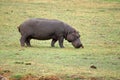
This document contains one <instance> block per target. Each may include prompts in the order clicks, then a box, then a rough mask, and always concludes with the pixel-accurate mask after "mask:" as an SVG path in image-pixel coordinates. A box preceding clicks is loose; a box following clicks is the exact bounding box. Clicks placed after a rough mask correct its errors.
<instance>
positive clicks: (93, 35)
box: [0, 0, 120, 80]
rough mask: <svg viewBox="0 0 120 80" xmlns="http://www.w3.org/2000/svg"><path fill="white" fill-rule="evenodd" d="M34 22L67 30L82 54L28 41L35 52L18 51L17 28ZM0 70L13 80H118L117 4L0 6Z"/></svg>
mask: <svg viewBox="0 0 120 80" xmlns="http://www.w3.org/2000/svg"><path fill="white" fill-rule="evenodd" d="M38 17H39V18H50V19H59V20H61V21H64V22H66V23H68V24H70V25H71V26H73V27H74V28H75V29H76V30H78V31H79V32H80V34H81V41H82V43H83V44H84V47H85V48H84V49H75V48H73V46H72V45H71V44H70V43H68V42H67V41H65V42H64V45H65V48H64V49H61V48H59V46H58V43H57V44H56V47H55V48H51V47H50V40H47V41H37V40H32V41H31V43H32V46H33V47H30V48H29V47H25V48H21V47H20V43H19V39H20V36H21V35H20V33H19V32H18V30H17V26H19V24H21V23H22V22H23V21H24V20H26V19H29V18H38ZM92 65H94V66H95V67H96V68H97V69H93V68H90V66H92ZM0 69H5V70H10V71H11V76H16V75H25V74H29V73H31V74H34V75H36V76H44V75H45V76H46V75H56V76H59V77H60V78H62V79H63V80H120V0H30V1H29V0H0Z"/></svg>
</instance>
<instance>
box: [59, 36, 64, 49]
mask: <svg viewBox="0 0 120 80" xmlns="http://www.w3.org/2000/svg"><path fill="white" fill-rule="evenodd" d="M63 41H64V37H63V36H62V37H59V46H60V47H61V48H64V46H63Z"/></svg>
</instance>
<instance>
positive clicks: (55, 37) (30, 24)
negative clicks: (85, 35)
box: [18, 18, 83, 48]
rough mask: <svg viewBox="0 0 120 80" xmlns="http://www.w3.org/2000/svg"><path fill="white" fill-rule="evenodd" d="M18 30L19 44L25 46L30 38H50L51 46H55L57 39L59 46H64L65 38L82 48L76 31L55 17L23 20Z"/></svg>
mask: <svg viewBox="0 0 120 80" xmlns="http://www.w3.org/2000/svg"><path fill="white" fill-rule="evenodd" d="M18 30H19V32H20V33H21V39H20V43H21V46H25V43H26V45H27V46H31V44H30V40H31V39H38V40H49V39H52V41H51V46H52V47H54V46H55V43H56V41H59V46H60V47H61V48H64V46H63V41H64V39H66V40H67V41H68V42H70V43H72V45H73V46H74V47H75V48H80V47H82V48H83V45H82V43H81V41H80V35H79V33H78V31H76V30H75V29H74V28H72V27H71V26H70V25H68V24H66V23H64V22H62V21H59V20H56V19H44V18H32V19H29V20H26V21H24V22H23V23H22V24H21V25H20V26H19V27H18Z"/></svg>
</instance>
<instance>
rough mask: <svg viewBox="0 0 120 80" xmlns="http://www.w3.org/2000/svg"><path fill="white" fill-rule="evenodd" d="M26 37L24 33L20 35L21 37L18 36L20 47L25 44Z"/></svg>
mask: <svg viewBox="0 0 120 80" xmlns="http://www.w3.org/2000/svg"><path fill="white" fill-rule="evenodd" d="M26 38H27V37H26V36H25V35H24V36H21V38H20V44H21V46H22V47H24V46H25V41H26Z"/></svg>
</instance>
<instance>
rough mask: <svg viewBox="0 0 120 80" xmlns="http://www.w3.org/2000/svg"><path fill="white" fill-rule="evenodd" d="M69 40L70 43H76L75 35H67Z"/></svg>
mask: <svg viewBox="0 0 120 80" xmlns="http://www.w3.org/2000/svg"><path fill="white" fill-rule="evenodd" d="M67 40H68V41H69V42H72V41H74V40H75V37H74V35H73V34H68V35H67Z"/></svg>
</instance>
